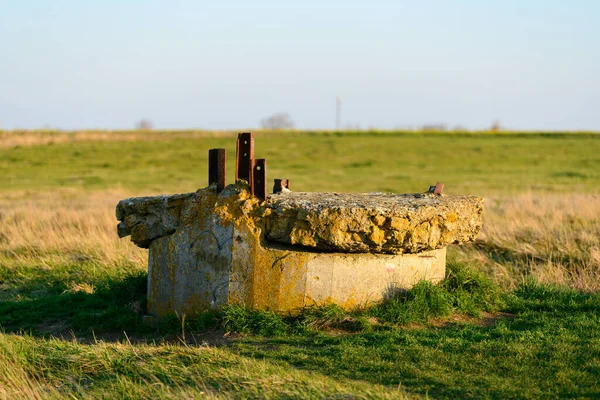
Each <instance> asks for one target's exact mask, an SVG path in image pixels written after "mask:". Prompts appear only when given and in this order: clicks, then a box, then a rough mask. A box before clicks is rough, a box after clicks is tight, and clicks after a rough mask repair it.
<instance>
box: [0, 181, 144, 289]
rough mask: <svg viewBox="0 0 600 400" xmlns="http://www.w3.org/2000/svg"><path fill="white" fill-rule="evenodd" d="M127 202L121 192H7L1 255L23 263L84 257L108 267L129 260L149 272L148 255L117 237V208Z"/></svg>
mask: <svg viewBox="0 0 600 400" xmlns="http://www.w3.org/2000/svg"><path fill="white" fill-rule="evenodd" d="M125 197H127V195H125V194H124V193H123V192H118V191H105V192H97V193H83V192H78V191H73V190H63V191H57V192H41V193H35V192H33V193H26V192H11V193H7V194H6V195H5V196H4V197H3V198H2V199H0V252H2V253H4V254H5V255H6V256H8V257H9V258H11V259H12V261H14V262H17V263H19V264H25V263H28V262H31V261H35V262H36V263H37V264H42V265H43V264H44V263H47V262H53V263H57V262H60V260H61V258H73V257H75V258H77V257H80V258H81V259H86V258H92V259H94V260H96V261H98V262H99V263H100V264H101V265H102V266H103V267H106V268H111V267H112V266H114V265H115V264H117V263H118V262H119V261H123V260H127V261H130V262H132V263H134V264H136V265H139V266H140V268H143V267H145V265H146V261H147V252H146V251H145V250H143V249H139V248H137V247H136V246H134V245H133V244H132V243H131V242H130V241H129V240H121V239H119V237H118V236H117V234H116V223H117V221H116V217H115V206H116V204H117V202H118V201H119V200H120V199H123V198H125ZM79 289H81V290H84V289H82V288H79ZM85 290H88V291H89V290H91V289H90V288H87V289H85Z"/></svg>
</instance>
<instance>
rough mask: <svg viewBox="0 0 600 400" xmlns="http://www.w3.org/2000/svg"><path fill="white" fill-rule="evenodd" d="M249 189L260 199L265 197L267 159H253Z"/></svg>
mask: <svg viewBox="0 0 600 400" xmlns="http://www.w3.org/2000/svg"><path fill="white" fill-rule="evenodd" d="M250 190H251V192H252V194H253V195H254V196H256V197H258V198H259V199H261V200H265V199H266V198H267V160H265V159H264V158H259V159H257V160H254V168H253V172H252V186H250Z"/></svg>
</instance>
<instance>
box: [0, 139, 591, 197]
mask: <svg viewBox="0 0 600 400" xmlns="http://www.w3.org/2000/svg"><path fill="white" fill-rule="evenodd" d="M599 146H600V135H592V134H580V135H574V134H572V135H568V134H553V135H542V134H523V135H519V134H502V135H473V134H441V133H437V134H425V133H423V134H419V135H416V134H407V133H404V134H401V133H398V134H377V133H372V134H365V133H363V134H339V135H335V134H327V135H326V134H314V135H310V134H304V135H301V134H281V135H280V136H278V135H274V134H269V135H262V136H261V135H260V134H258V135H257V138H256V151H255V154H256V157H257V158H266V159H267V161H268V176H269V177H270V179H273V178H276V177H277V178H289V179H291V182H292V189H293V190H297V191H362V192H372V191H391V192H420V191H425V190H426V189H427V188H428V187H429V185H430V184H434V183H435V182H436V181H442V182H444V183H445V184H446V191H447V192H448V193H461V194H482V193H485V194H489V193H514V192H518V191H529V190H532V191H541V192H548V191H567V190H569V191H573V190H575V191H584V192H590V191H597V187H596V183H597V182H598V181H599V180H600V154H598V151H597V150H596V149H597V148H598V147H599ZM216 147H222V148H225V149H227V152H228V164H227V166H228V180H229V182H232V180H233V171H234V169H235V167H234V156H235V139H234V138H231V137H230V138H212V137H200V138H185V137H181V136H177V137H176V138H175V139H172V140H169V139H162V140H160V141H137V142H132V141H98V142H80V143H57V144H50V145H40V146H15V147H12V148H0V174H1V175H2V177H3V178H2V179H1V180H0V189H23V190H27V189H33V188H35V189H36V190H39V189H56V188H61V187H69V188H71V187H76V188H85V189H106V188H125V189H127V190H130V191H136V192H141V191H143V192H144V193H149V194H153V193H156V192H176V191H193V190H195V189H197V188H199V187H204V186H206V183H207V175H208V173H207V154H208V149H210V148H216ZM549 155H551V156H549Z"/></svg>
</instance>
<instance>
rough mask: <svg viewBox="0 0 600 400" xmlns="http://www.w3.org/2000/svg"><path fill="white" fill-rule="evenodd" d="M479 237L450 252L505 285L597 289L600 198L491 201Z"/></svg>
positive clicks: (532, 197) (528, 197)
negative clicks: (528, 280)
mask: <svg viewBox="0 0 600 400" xmlns="http://www.w3.org/2000/svg"><path fill="white" fill-rule="evenodd" d="M484 209H485V211H484V225H483V229H482V232H481V234H480V236H479V239H478V240H477V241H476V242H475V243H473V244H470V245H467V246H463V247H461V248H459V249H456V248H455V249H453V250H454V253H455V254H457V256H458V257H459V258H460V259H463V260H470V261H475V262H478V263H480V265H482V267H483V268H485V269H486V270H487V271H488V272H489V273H490V274H492V275H493V276H494V277H495V278H496V280H497V281H499V282H501V283H503V284H505V285H508V286H509V287H511V286H514V285H516V284H518V283H519V282H520V281H521V280H522V278H523V277H524V276H531V277H534V278H535V279H537V280H539V281H541V282H548V283H555V284H561V285H567V286H570V287H573V288H576V289H580V290H584V291H597V290H600V195H578V194H570V195H558V194H556V195H542V196H539V195H537V194H523V195H518V196H513V197H504V198H489V199H487V201H486V204H485V208H484Z"/></svg>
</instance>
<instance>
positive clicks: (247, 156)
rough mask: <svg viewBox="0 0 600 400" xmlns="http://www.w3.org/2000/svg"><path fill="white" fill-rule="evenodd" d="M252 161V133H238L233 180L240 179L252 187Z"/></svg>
mask: <svg viewBox="0 0 600 400" xmlns="http://www.w3.org/2000/svg"><path fill="white" fill-rule="evenodd" d="M253 161H254V133H251V132H244V133H239V134H238V138H237V145H236V153H235V180H236V182H237V181H238V180H240V179H243V180H245V181H246V182H248V184H249V185H250V186H252V167H253Z"/></svg>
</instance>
